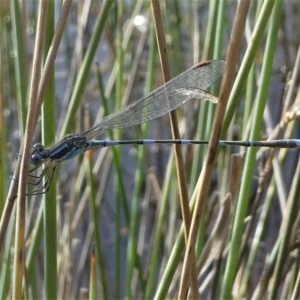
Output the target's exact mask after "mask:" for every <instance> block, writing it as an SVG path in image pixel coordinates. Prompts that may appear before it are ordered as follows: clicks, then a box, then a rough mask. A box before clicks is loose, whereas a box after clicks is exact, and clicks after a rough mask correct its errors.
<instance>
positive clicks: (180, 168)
mask: <svg viewBox="0 0 300 300" xmlns="http://www.w3.org/2000/svg"><path fill="white" fill-rule="evenodd" d="M151 9H152V14H153V18H154V24H155V31H156V38H157V45H158V48H159V56H160V60H161V66H162V71H163V76H164V81H165V82H167V81H169V80H170V79H171V74H170V68H169V59H168V54H167V45H166V40H165V33H164V28H163V22H162V16H161V12H160V4H159V1H157V0H152V1H151ZM169 115H170V123H171V131H172V137H173V139H180V134H179V129H178V122H177V117H176V112H175V111H172V112H170V114H169ZM174 146H175V161H176V169H177V178H178V186H179V198H180V206H181V212H182V217H183V222H184V228H185V240H186V242H187V239H188V235H189V230H190V224H191V214H190V209H189V201H188V190H187V184H186V173H185V168H184V160H183V155H182V151H181V147H180V145H174ZM192 261H193V262H194V263H193V264H192V265H191V275H192V277H189V278H191V286H192V297H193V299H199V297H200V295H199V291H198V283H197V273H196V272H197V270H196V263H195V262H196V257H195V252H194V251H192Z"/></svg>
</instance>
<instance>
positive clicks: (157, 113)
mask: <svg viewBox="0 0 300 300" xmlns="http://www.w3.org/2000/svg"><path fill="white" fill-rule="evenodd" d="M224 65H225V63H224V62H223V61H221V60H215V61H207V62H205V63H200V64H197V65H195V66H194V67H192V68H191V69H189V70H187V71H185V72H184V73H182V74H181V75H179V76H177V77H175V78H174V79H172V80H171V81H169V82H167V83H166V84H164V85H162V86H161V87H159V88H158V89H156V90H154V91H153V92H152V93H150V94H149V95H148V96H146V97H145V98H142V99H140V100H137V101H136V102H134V103H133V104H131V105H129V106H127V107H125V108H123V109H121V110H119V111H117V112H115V113H113V114H111V115H109V116H107V117H105V118H103V119H102V120H101V121H100V122H99V123H97V124H96V125H94V126H93V127H92V128H90V129H89V130H87V131H85V132H83V133H79V134H70V135H68V136H66V137H65V138H64V139H63V140H61V141H59V142H58V143H56V144H55V145H53V146H52V147H50V148H45V147H44V145H43V144H40V143H37V144H35V145H34V146H33V150H32V152H31V156H30V163H31V164H32V165H33V166H34V168H33V169H32V170H30V174H29V176H30V178H31V179H32V178H34V179H35V182H29V184H31V185H39V184H40V183H41V181H42V179H43V178H44V177H46V179H45V181H44V184H43V185H42V187H41V188H38V189H35V190H33V191H30V192H28V193H27V195H37V194H43V193H46V192H47V191H48V189H49V186H50V183H51V179H52V176H53V173H54V171H55V168H56V165H57V163H59V162H62V161H65V160H68V159H71V158H73V157H75V156H77V155H78V154H81V153H84V152H85V151H87V150H91V149H96V148H103V147H107V146H115V145H126V144H139V145H145V144H154V143H156V144H208V141H197V140H150V139H144V140H120V141H109V140H96V139H95V138H96V137H97V136H100V135H102V134H104V133H105V132H107V131H108V130H111V129H120V128H127V127H132V126H135V125H139V124H142V123H144V122H147V121H150V120H153V119H156V118H158V117H161V116H163V115H165V114H166V113H168V112H170V111H172V110H174V109H176V108H178V107H179V106H181V105H182V104H184V103H185V102H187V101H189V100H191V99H201V100H209V101H211V102H213V103H216V102H217V98H216V97H215V96H213V95H211V94H210V93H208V92H207V91H205V89H207V88H208V87H209V86H210V85H212V84H213V83H214V82H215V81H216V80H218V79H219V78H220V77H221V76H222V74H223V70H224ZM219 143H220V145H222V146H227V145H237V146H244V147H253V146H256V147H284V148H293V147H299V146H300V140H277V141H256V142H248V141H220V142H219ZM41 165H44V168H43V170H42V171H41V173H40V175H39V176H34V175H31V174H32V173H33V171H35V170H36V169H38V168H39V167H40V166H41Z"/></svg>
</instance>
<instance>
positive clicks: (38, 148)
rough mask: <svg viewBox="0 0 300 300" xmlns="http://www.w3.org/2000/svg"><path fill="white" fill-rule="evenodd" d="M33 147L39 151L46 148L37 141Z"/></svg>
mask: <svg viewBox="0 0 300 300" xmlns="http://www.w3.org/2000/svg"><path fill="white" fill-rule="evenodd" d="M33 149H34V150H37V151H39V152H42V151H44V150H45V147H44V145H43V144H41V143H37V144H34V145H33Z"/></svg>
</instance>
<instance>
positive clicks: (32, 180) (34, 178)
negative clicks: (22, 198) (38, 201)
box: [26, 161, 56, 196]
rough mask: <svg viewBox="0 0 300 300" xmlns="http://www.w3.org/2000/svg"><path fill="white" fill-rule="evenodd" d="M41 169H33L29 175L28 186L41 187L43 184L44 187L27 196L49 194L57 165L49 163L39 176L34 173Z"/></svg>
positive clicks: (28, 193) (30, 192)
mask: <svg viewBox="0 0 300 300" xmlns="http://www.w3.org/2000/svg"><path fill="white" fill-rule="evenodd" d="M38 168H39V167H35V168H33V169H31V170H30V171H29V173H28V182H27V184H28V185H29V186H35V187H36V186H39V185H40V184H41V182H43V184H42V186H41V187H39V188H37V189H34V190H32V191H29V192H27V193H26V195H27V196H32V195H41V194H45V193H47V192H48V190H49V187H50V183H51V180H52V177H53V174H54V171H55V168H56V164H55V163H53V162H51V161H49V162H48V163H47V164H46V165H45V167H44V168H43V170H42V172H41V173H40V174H39V175H34V174H33V173H34V172H35V171H36V170H37V169H38ZM43 179H44V180H43Z"/></svg>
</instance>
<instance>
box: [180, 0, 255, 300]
mask: <svg viewBox="0 0 300 300" xmlns="http://www.w3.org/2000/svg"><path fill="white" fill-rule="evenodd" d="M249 5H250V1H243V2H240V3H239V5H238V8H237V12H236V15H235V20H234V24H233V30H232V35H231V37H230V43H229V48H228V54H227V60H226V65H225V71H224V75H223V79H222V84H221V91H220V97H219V103H218V105H217V109H216V114H215V118H214V123H213V128H212V134H211V139H210V143H209V145H208V154H207V158H206V160H205V163H204V168H203V170H202V172H201V174H200V178H199V185H198V186H199V189H198V194H197V199H196V204H195V209H194V212H193V217H192V224H191V230H190V233H189V238H188V245H187V251H186V253H185V257H184V263H183V270H182V274H181V281H180V290H179V296H178V299H185V298H186V295H187V293H188V288H189V285H188V283H189V274H190V266H191V264H192V263H193V252H194V248H195V244H196V240H197V235H198V230H199V225H200V221H201V216H202V213H203V208H204V203H205V199H206V195H207V192H208V188H209V185H210V180H211V175H212V170H213V165H214V161H215V157H216V153H217V148H218V141H219V139H220V133H221V128H222V122H223V119H224V115H225V112H226V106H227V102H228V98H229V94H230V91H231V87H232V84H233V80H234V74H235V66H236V64H237V59H238V54H239V50H240V47H241V43H242V38H243V33H244V26H245V22H246V16H247V12H248V8H249Z"/></svg>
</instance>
